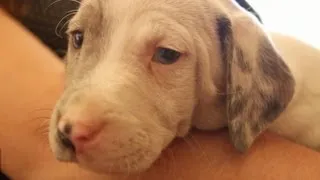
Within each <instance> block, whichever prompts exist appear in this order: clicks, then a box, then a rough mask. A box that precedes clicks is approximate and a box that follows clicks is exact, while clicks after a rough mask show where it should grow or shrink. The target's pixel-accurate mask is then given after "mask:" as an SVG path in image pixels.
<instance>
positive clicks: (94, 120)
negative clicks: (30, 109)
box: [49, 0, 320, 173]
mask: <svg viewBox="0 0 320 180" xmlns="http://www.w3.org/2000/svg"><path fill="white" fill-rule="evenodd" d="M68 33H69V35H70V42H69V49H68V54H67V57H66V58H67V66H66V67H67V81H66V89H65V92H64V94H63V95H62V97H61V99H60V101H59V102H58V103H57V106H56V109H55V111H54V113H53V116H52V120H51V124H50V135H49V139H50V144H51V147H52V149H53V151H54V153H55V155H56V157H57V158H58V159H59V160H61V161H71V162H77V163H78V164H79V165H80V166H81V167H84V168H87V169H90V170H93V171H96V172H105V173H107V172H113V173H116V172H118V173H121V172H127V171H128V170H129V171H130V172H132V173H133V172H141V171H144V170H146V169H147V168H149V167H150V166H151V165H152V163H153V162H154V161H155V160H156V159H157V158H158V157H159V155H160V154H161V151H162V150H163V149H165V148H166V147H167V145H168V144H169V143H170V142H171V141H172V140H173V139H174V138H175V137H183V136H185V135H186V134H187V133H188V132H189V129H190V128H191V127H196V128H199V129H203V130H215V129H219V128H222V127H226V126H227V127H228V128H229V130H230V137H231V142H232V144H233V145H234V146H235V148H236V149H238V150H239V151H241V152H243V151H245V150H247V149H248V148H249V147H250V146H251V145H252V144H253V142H254V140H255V138H256V137H257V136H258V135H259V134H261V133H262V132H263V131H264V130H266V129H267V128H269V129H270V130H271V131H273V132H276V133H278V134H280V135H282V136H284V137H286V138H288V139H291V140H292V141H295V142H297V143H299V144H303V145H305V146H308V147H311V148H313V149H317V148H319V147H320V120H319V117H320V112H319V111H318V106H319V105H320V83H319V82H318V81H319V80H318V78H319V75H320V52H319V51H318V50H316V49H314V48H312V47H310V46H308V45H306V44H304V43H302V42H300V41H298V40H296V39H294V38H291V37H287V36H284V35H280V34H275V33H270V32H266V31H265V30H264V27H263V26H262V25H261V24H260V23H259V22H258V20H257V19H256V18H255V17H254V16H252V15H251V14H249V13H248V12H247V11H245V10H244V9H243V8H241V7H240V6H238V5H237V4H236V3H235V2H234V1H232V0H156V1H154V0H84V1H83V2H82V4H81V7H80V9H79V11H78V12H77V14H76V15H75V16H74V17H73V18H72V20H71V21H70V24H69V30H68Z"/></svg>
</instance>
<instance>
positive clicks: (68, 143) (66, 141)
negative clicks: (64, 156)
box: [57, 130, 75, 151]
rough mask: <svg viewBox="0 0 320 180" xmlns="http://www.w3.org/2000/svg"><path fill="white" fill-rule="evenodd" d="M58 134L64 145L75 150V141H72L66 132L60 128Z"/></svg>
mask: <svg viewBox="0 0 320 180" xmlns="http://www.w3.org/2000/svg"><path fill="white" fill-rule="evenodd" d="M57 136H58V139H59V140H60V141H61V143H62V145H63V146H64V147H66V148H68V149H70V150H72V151H75V147H74V145H73V143H72V142H71V140H70V139H69V138H68V137H67V136H66V135H65V134H63V133H62V132H61V131H60V130H58V133H57Z"/></svg>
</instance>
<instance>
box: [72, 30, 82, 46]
mask: <svg viewBox="0 0 320 180" xmlns="http://www.w3.org/2000/svg"><path fill="white" fill-rule="evenodd" d="M71 36H72V45H73V47H74V48H75V49H80V48H81V46H82V43H83V33H82V32H81V31H73V32H72V33H71Z"/></svg>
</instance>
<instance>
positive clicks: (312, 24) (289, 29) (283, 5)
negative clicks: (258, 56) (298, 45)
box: [247, 0, 320, 48]
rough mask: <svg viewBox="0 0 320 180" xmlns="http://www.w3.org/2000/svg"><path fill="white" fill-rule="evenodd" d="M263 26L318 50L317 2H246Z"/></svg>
mask: <svg viewBox="0 0 320 180" xmlns="http://www.w3.org/2000/svg"><path fill="white" fill-rule="evenodd" d="M247 2H248V3H249V4H251V5H252V7H253V8H254V9H255V10H256V11H257V12H258V13H259V14H260V16H261V18H262V20H263V23H264V24H265V26H266V27H267V28H268V29H270V30H273V31H277V32H282V33H286V34H290V35H293V36H295V37H298V38H299V39H301V40H303V41H305V42H307V43H310V44H312V45H314V46H316V47H317V48H320V1H319V0H303V1H300V0H247Z"/></svg>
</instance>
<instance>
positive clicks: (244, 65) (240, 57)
mask: <svg viewBox="0 0 320 180" xmlns="http://www.w3.org/2000/svg"><path fill="white" fill-rule="evenodd" d="M235 51H236V55H237V65H238V66H239V68H240V69H241V70H242V72H246V73H249V72H251V71H252V68H251V67H250V65H249V63H248V62H247V61H246V60H245V58H244V54H243V51H242V49H241V48H238V47H237V48H235Z"/></svg>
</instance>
